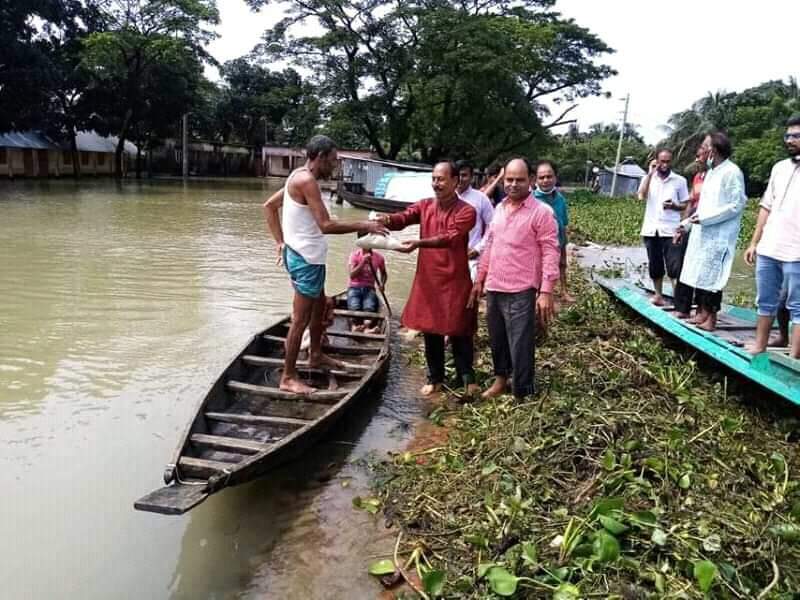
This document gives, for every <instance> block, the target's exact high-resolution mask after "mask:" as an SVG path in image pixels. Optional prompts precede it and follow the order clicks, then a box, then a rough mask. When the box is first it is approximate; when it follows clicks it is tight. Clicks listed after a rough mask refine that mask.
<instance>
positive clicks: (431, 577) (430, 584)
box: [422, 569, 445, 597]
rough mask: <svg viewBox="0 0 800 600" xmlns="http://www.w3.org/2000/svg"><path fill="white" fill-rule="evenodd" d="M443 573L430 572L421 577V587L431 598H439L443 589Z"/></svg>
mask: <svg viewBox="0 0 800 600" xmlns="http://www.w3.org/2000/svg"><path fill="white" fill-rule="evenodd" d="M444 580H445V572H444V571H437V570H433V569H432V570H430V571H427V572H426V573H424V574H423V575H422V585H423V586H424V588H425V591H426V592H427V593H429V594H430V595H431V596H434V597H436V596H441V595H442V590H443V589H444Z"/></svg>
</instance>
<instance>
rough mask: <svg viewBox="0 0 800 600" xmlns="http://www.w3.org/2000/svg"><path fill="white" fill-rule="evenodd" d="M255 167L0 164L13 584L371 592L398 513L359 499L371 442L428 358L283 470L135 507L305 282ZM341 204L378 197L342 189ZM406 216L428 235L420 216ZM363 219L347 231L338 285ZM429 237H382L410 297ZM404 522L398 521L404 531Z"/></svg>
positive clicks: (333, 279)
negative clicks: (247, 175)
mask: <svg viewBox="0 0 800 600" xmlns="http://www.w3.org/2000/svg"><path fill="white" fill-rule="evenodd" d="M266 195H267V190H266V189H265V188H262V186H261V185H260V184H259V183H244V182H232V183H216V182H215V183H202V182H194V183H189V184H183V183H182V182H155V183H141V184H139V183H135V182H129V183H125V184H122V185H117V184H115V183H113V182H109V181H86V182H81V183H80V184H75V183H73V182H70V181H50V182H13V183H12V182H3V183H2V184H0V253H1V254H2V262H1V263H0V291H2V293H1V294H0V440H2V442H0V444H2V447H3V451H2V454H0V490H2V493H0V514H2V518H1V519H0V589H2V592H0V596H2V597H3V598H14V599H18V598H26V599H27V598H32V599H39V598H42V599H45V598H46V599H52V598H81V599H95V598H96V599H101V598H102V599H108V598H138V599H141V598H148V599H150V598H153V599H159V598H167V599H184V598H185V599H190V598H191V599H195V598H220V599H221V598H371V597H375V596H376V595H377V593H378V591H379V585H378V584H377V583H376V582H375V581H373V580H370V578H369V577H368V576H367V575H366V565H367V564H368V562H370V557H371V555H373V554H375V555H377V554H382V553H385V552H386V551H387V550H391V548H392V545H393V535H394V534H393V533H392V532H390V531H386V530H385V529H384V527H383V524H382V522H380V521H379V520H378V519H376V518H375V517H372V516H370V515H368V514H367V513H363V512H359V511H356V510H354V509H353V508H352V505H351V502H352V498H353V496H355V495H357V494H362V495H363V494H364V493H366V491H367V488H366V481H367V477H368V475H367V469H366V468H365V466H364V465H363V462H364V461H363V460H359V459H365V458H368V457H369V456H370V455H371V454H372V453H374V454H375V455H377V456H383V455H385V452H386V450H388V449H396V448H399V447H400V446H402V445H403V443H404V441H405V440H407V439H408V437H409V436H410V428H411V425H412V424H413V422H414V421H415V420H416V419H418V417H419V415H420V413H421V411H422V410H423V409H424V406H423V404H422V403H421V401H420V400H419V399H418V398H417V397H416V390H417V389H418V387H419V385H420V383H421V378H422V373H420V372H419V370H418V369H409V368H406V365H405V361H404V360H403V357H402V356H401V355H400V352H399V351H398V350H399V348H397V347H396V348H395V353H394V356H393V360H392V367H391V371H390V375H389V378H388V383H387V385H386V388H385V389H384V390H383V391H382V393H380V394H378V395H376V396H375V397H374V398H371V399H369V401H368V402H366V403H365V404H366V406H364V407H363V408H361V409H358V410H356V411H354V412H351V413H348V415H347V417H346V419H345V420H346V422H345V423H343V424H342V426H340V427H338V428H337V429H335V431H334V432H333V433H332V435H331V436H330V438H329V439H328V441H327V442H325V443H322V444H321V445H320V446H318V447H317V449H316V451H315V452H313V453H312V454H311V455H310V456H309V457H307V458H306V459H304V460H302V461H299V462H295V463H292V464H291V465H288V466H287V467H286V468H284V469H282V470H279V471H278V472H276V473H275V474H274V476H272V477H270V478H269V479H264V480H261V481H258V482H254V483H252V484H249V485H244V486H240V487H238V488H233V489H230V490H226V491H224V492H222V493H220V494H217V495H215V496H212V497H211V498H210V499H209V500H208V501H206V502H205V503H204V504H202V505H201V506H199V507H198V508H196V509H195V510H193V511H191V512H190V513H189V514H187V515H184V516H181V517H167V516H161V515H155V514H150V513H142V512H137V511H134V509H133V502H134V500H135V499H136V498H138V497H139V496H141V495H143V494H145V493H147V492H149V491H150V490H152V489H154V488H156V487H158V486H160V484H161V474H162V470H163V467H164V465H165V463H166V462H168V460H169V458H170V455H171V452H172V451H173V447H174V444H175V443H176V440H177V438H178V436H179V435H180V432H181V431H182V429H183V427H184V426H185V424H186V423H187V421H188V419H189V418H190V416H191V415H192V414H193V410H194V407H195V405H196V403H197V402H198V401H199V400H200V399H201V398H202V397H203V395H204V394H205V393H206V391H207V390H208V388H209V386H210V384H211V383H212V382H213V380H214V379H215V378H216V377H217V376H218V375H219V373H220V372H221V370H222V369H223V368H224V367H225V366H226V365H227V364H228V362H229V361H230V359H231V358H232V357H233V356H235V355H236V353H237V352H238V351H239V349H240V348H241V347H242V346H243V345H244V343H245V342H246V341H247V339H248V338H249V337H250V336H251V335H252V334H253V333H254V332H255V331H257V330H260V329H262V328H263V327H265V326H266V325H267V324H269V322H270V321H271V320H273V319H274V318H276V317H279V316H283V315H284V314H285V313H286V312H287V310H288V308H289V302H290V297H291V289H290V286H289V284H288V279H287V276H286V275H285V273H284V272H283V271H282V269H281V268H279V267H277V266H276V265H275V253H274V247H273V244H272V242H271V241H269V240H268V238H267V237H266V234H265V230H264V223H263V218H262V214H261V203H262V202H263V199H264V198H265V197H266ZM333 212H334V214H337V215H338V216H340V217H342V218H345V217H352V216H356V215H357V216H358V217H359V218H364V217H365V213H363V212H362V211H357V210H354V209H350V208H343V207H334V208H333ZM407 235H409V236H411V235H415V233H414V232H409V233H408V234H407ZM353 241H354V236H332V237H331V238H330V242H331V251H330V255H329V261H328V264H329V275H328V281H329V286H328V291H329V292H333V291H338V290H340V289H344V287H345V286H346V283H347V281H346V258H347V255H348V254H349V252H350V250H351V249H352V247H353ZM414 262H415V256H413V255H412V256H405V255H400V254H391V256H387V263H388V268H389V271H390V280H389V288H388V292H389V298H390V301H391V303H392V305H393V308H394V311H395V313H396V314H399V311H400V309H401V308H402V303H403V301H404V300H405V298H406V296H407V293H408V288H409V286H410V281H411V276H412V274H413V270H414ZM389 538H392V539H389Z"/></svg>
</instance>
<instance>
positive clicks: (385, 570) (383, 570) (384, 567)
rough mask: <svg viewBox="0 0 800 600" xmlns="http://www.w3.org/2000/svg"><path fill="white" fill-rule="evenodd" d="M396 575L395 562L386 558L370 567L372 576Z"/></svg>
mask: <svg viewBox="0 0 800 600" xmlns="http://www.w3.org/2000/svg"><path fill="white" fill-rule="evenodd" d="M392 573H394V561H392V560H390V559H388V558H384V559H383V560H376V561H375V562H374V563H372V564H371V565H370V566H369V574H370V575H391V574H392Z"/></svg>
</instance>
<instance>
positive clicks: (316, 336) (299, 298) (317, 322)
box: [264, 135, 387, 394]
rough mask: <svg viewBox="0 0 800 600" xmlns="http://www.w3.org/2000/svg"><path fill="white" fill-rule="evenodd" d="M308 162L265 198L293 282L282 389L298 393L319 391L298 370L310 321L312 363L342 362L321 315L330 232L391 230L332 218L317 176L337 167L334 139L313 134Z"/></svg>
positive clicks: (330, 364)
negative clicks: (325, 347)
mask: <svg viewBox="0 0 800 600" xmlns="http://www.w3.org/2000/svg"><path fill="white" fill-rule="evenodd" d="M306 158H307V160H306V164H305V165H304V166H302V167H300V168H299V169H297V170H296V171H294V172H293V173H292V174H291V175H289V177H288V178H287V180H286V184H285V185H284V187H283V188H282V189H280V190H278V191H277V192H275V193H274V194H273V195H272V196H271V197H270V198H269V200H267V201H266V202H265V203H264V217H265V218H266V221H267V227H268V229H269V231H270V233H271V234H272V237H273V238H274V239H275V242H276V244H277V250H278V264H281V263H283V264H284V265H285V267H286V270H287V271H288V272H289V277H290V278H291V280H292V286H293V287H294V301H293V307H292V323H291V325H290V327H289V333H288V334H287V336H286V358H285V364H284V369H283V375H282V376H281V382H280V389H282V390H286V391H289V392H294V393H297V394H311V393H313V392H314V391H315V390H314V388H312V387H311V386H309V385H308V384H306V383H304V382H303V381H302V380H301V379H300V377H299V375H298V373H297V368H296V364H297V355H298V353H299V352H300V343H301V341H302V338H303V332H304V331H305V329H306V327H307V326H309V324H310V330H311V349H310V352H309V364H310V365H311V366H312V367H317V368H318V367H341V366H342V365H341V363H339V362H338V361H336V360H334V359H333V358H331V357H329V356H326V355H325V354H323V353H322V334H323V329H324V327H323V317H324V316H325V312H326V304H327V298H326V297H325V261H326V259H327V255H328V242H327V241H326V239H325V235H326V234H342V233H354V232H363V233H379V234H385V233H387V229H386V228H385V227H384V226H383V225H382V224H381V223H380V222H379V221H341V220H335V221H334V220H333V219H331V217H330V214H328V209H327V208H326V207H325V203H324V202H323V201H322V193H321V192H320V188H319V183H318V180H320V179H327V178H328V177H330V176H331V174H332V173H333V171H334V169H335V168H336V162H337V160H338V156H337V153H336V144H335V143H334V142H333V140H332V139H330V138H329V137H327V136H324V135H315V136H314V137H313V138H311V140H310V141H309V142H308V145H307V146H306Z"/></svg>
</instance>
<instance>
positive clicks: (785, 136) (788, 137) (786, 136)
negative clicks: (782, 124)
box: [783, 132, 800, 142]
mask: <svg viewBox="0 0 800 600" xmlns="http://www.w3.org/2000/svg"><path fill="white" fill-rule="evenodd" d="M789 140H800V132H798V133H784V134H783V141H784V142H788V141H789Z"/></svg>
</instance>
